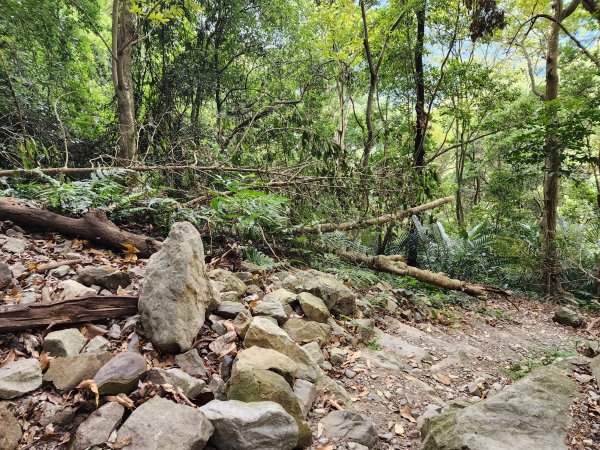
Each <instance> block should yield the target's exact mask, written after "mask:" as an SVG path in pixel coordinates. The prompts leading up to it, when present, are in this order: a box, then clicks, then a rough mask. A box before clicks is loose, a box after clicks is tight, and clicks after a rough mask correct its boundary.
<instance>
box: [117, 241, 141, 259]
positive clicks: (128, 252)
mask: <svg viewBox="0 0 600 450" xmlns="http://www.w3.org/2000/svg"><path fill="white" fill-rule="evenodd" d="M119 244H121V247H123V255H124V256H125V258H124V259H125V261H137V259H138V257H137V253H139V252H140V251H139V249H137V248H136V247H135V246H134V245H133V244H130V243H129V242H119Z"/></svg>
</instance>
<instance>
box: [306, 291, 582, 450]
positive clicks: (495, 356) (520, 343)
mask: <svg viewBox="0 0 600 450" xmlns="http://www.w3.org/2000/svg"><path fill="white" fill-rule="evenodd" d="M487 306H488V308H491V309H493V310H494V311H496V313H498V312H500V314H496V316H498V315H499V316H500V317H502V319H492V318H490V317H489V316H487V315H483V314H480V313H475V312H470V311H462V312H461V311H459V310H457V311H455V313H456V314H457V315H460V316H461V317H460V319H458V320H457V321H456V323H454V324H453V325H452V326H445V325H435V324H432V323H430V322H421V323H417V324H415V323H408V322H405V321H401V320H399V319H397V318H394V317H392V316H389V315H387V316H384V317H380V318H379V320H378V321H377V325H378V329H377V334H376V338H375V341H376V343H377V344H372V345H371V347H379V348H378V349H377V350H375V349H373V348H363V349H360V352H361V357H359V358H357V359H356V361H355V362H354V363H351V364H347V367H342V368H339V369H338V374H339V381H340V382H341V383H342V384H343V385H344V386H345V388H346V389H347V391H348V393H349V394H350V395H351V396H352V397H353V408H354V409H355V410H356V411H358V412H360V413H364V414H366V415H368V416H369V417H371V419H372V420H373V421H374V423H375V425H376V427H377V431H378V433H379V436H380V439H381V448H383V449H386V448H390V449H391V448H393V449H408V448H410V449H418V448H420V431H419V428H420V426H421V425H422V423H423V421H424V418H425V417H427V416H429V415H432V414H435V411H438V410H439V409H440V407H443V406H446V405H447V404H448V403H449V402H451V401H459V402H467V403H475V402H477V401H480V400H481V399H482V398H485V397H487V396H488V395H491V394H493V393H494V392H496V391H499V390H500V389H502V388H503V387H505V386H506V385H507V384H510V383H511V382H512V380H511V378H510V377H509V373H511V374H516V371H518V370H519V368H520V366H522V370H523V371H524V372H527V371H528V370H530V368H531V367H532V365H530V364H529V362H533V361H535V363H536V364H542V363H543V361H548V362H549V361H551V360H552V359H553V357H556V355H566V354H567V353H575V352H576V346H577V342H581V341H584V340H586V339H589V337H590V336H589V333H587V332H586V331H585V330H582V329H581V330H575V329H573V328H569V327H565V326H562V325H558V324H556V323H554V322H553V321H552V320H551V317H552V314H553V309H554V308H553V305H550V304H544V303H541V302H538V301H534V300H527V301H525V300H523V301H521V302H520V306H521V308H520V311H517V310H516V309H515V308H514V306H512V305H510V304H509V303H504V302H500V303H495V304H492V303H488V305H487ZM509 368H510V370H509ZM348 369H349V370H350V372H348ZM354 373H356V375H355V376H354ZM348 376H350V377H351V378H349V377H348ZM316 413H317V415H318V413H319V410H318V409H317V411H316ZM342 448H343V447H342Z"/></svg>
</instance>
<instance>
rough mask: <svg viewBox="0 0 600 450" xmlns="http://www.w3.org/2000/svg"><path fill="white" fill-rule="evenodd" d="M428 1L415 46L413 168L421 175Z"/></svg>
mask: <svg viewBox="0 0 600 450" xmlns="http://www.w3.org/2000/svg"><path fill="white" fill-rule="evenodd" d="M426 8H427V1H426V0H423V2H422V3H421V5H419V9H418V10H417V43H416V45H415V91H416V94H417V101H416V103H415V113H416V123H415V146H414V149H413V168H414V169H415V171H416V172H417V173H421V171H422V170H423V166H424V160H425V148H424V144H425V132H426V126H427V125H426V123H427V114H426V113H425V80H424V73H423V42H424V40H425V14H426Z"/></svg>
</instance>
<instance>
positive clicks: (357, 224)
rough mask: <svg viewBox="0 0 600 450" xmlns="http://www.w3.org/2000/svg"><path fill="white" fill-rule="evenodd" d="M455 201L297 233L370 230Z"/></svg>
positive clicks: (431, 203)
mask: <svg viewBox="0 0 600 450" xmlns="http://www.w3.org/2000/svg"><path fill="white" fill-rule="evenodd" d="M452 200H453V198H452V197H444V198H440V199H437V200H434V201H432V202H429V203H424V204H423V205H420V206H415V207H414V208H409V209H406V210H403V211H399V212H397V213H395V214H385V215H383V216H379V217H374V218H372V219H362V220H356V221H353V222H343V223H333V222H330V223H322V224H319V225H310V226H305V227H300V228H296V230H295V231H296V232H297V233H299V234H312V233H329V232H331V231H347V230H357V229H362V228H368V227H372V226H378V225H384V224H386V223H389V222H396V221H398V220H402V219H404V218H406V217H410V216H413V215H415V214H421V213H422V212H425V211H428V210H430V209H434V208H438V207H440V206H443V205H445V204H447V203H451V202H452Z"/></svg>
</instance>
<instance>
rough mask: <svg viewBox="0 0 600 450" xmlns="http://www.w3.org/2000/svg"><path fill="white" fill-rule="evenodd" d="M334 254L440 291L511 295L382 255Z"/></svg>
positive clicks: (483, 295) (498, 289)
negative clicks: (417, 281)
mask: <svg viewBox="0 0 600 450" xmlns="http://www.w3.org/2000/svg"><path fill="white" fill-rule="evenodd" d="M335 253H336V255H338V256H339V257H340V258H343V259H345V260H347V261H351V262H354V263H358V264H362V265H366V266H367V267H369V268H371V269H374V270H377V271H380V272H387V273H391V274H395V275H400V276H403V277H410V278H414V279H415V280H419V281H421V282H423V283H428V284H432V285H434V286H437V287H440V288H442V289H449V290H452V291H461V292H464V293H466V294H469V295H472V296H473V297H486V296H487V294H490V293H495V294H501V295H505V296H510V295H512V293H511V292H509V291H506V290H504V289H502V288H499V287H496V286H488V285H484V284H476V283H471V282H469V281H463V280H457V279H454V278H450V277H448V276H446V275H444V274H441V273H434V272H430V271H428V270H423V269H419V268H417V267H412V266H409V265H408V264H406V263H404V262H402V261H400V260H399V259H395V258H394V259H390V258H388V257H386V256H383V255H378V256H369V255H364V254H362V253H357V252H343V251H337V252H335Z"/></svg>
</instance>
